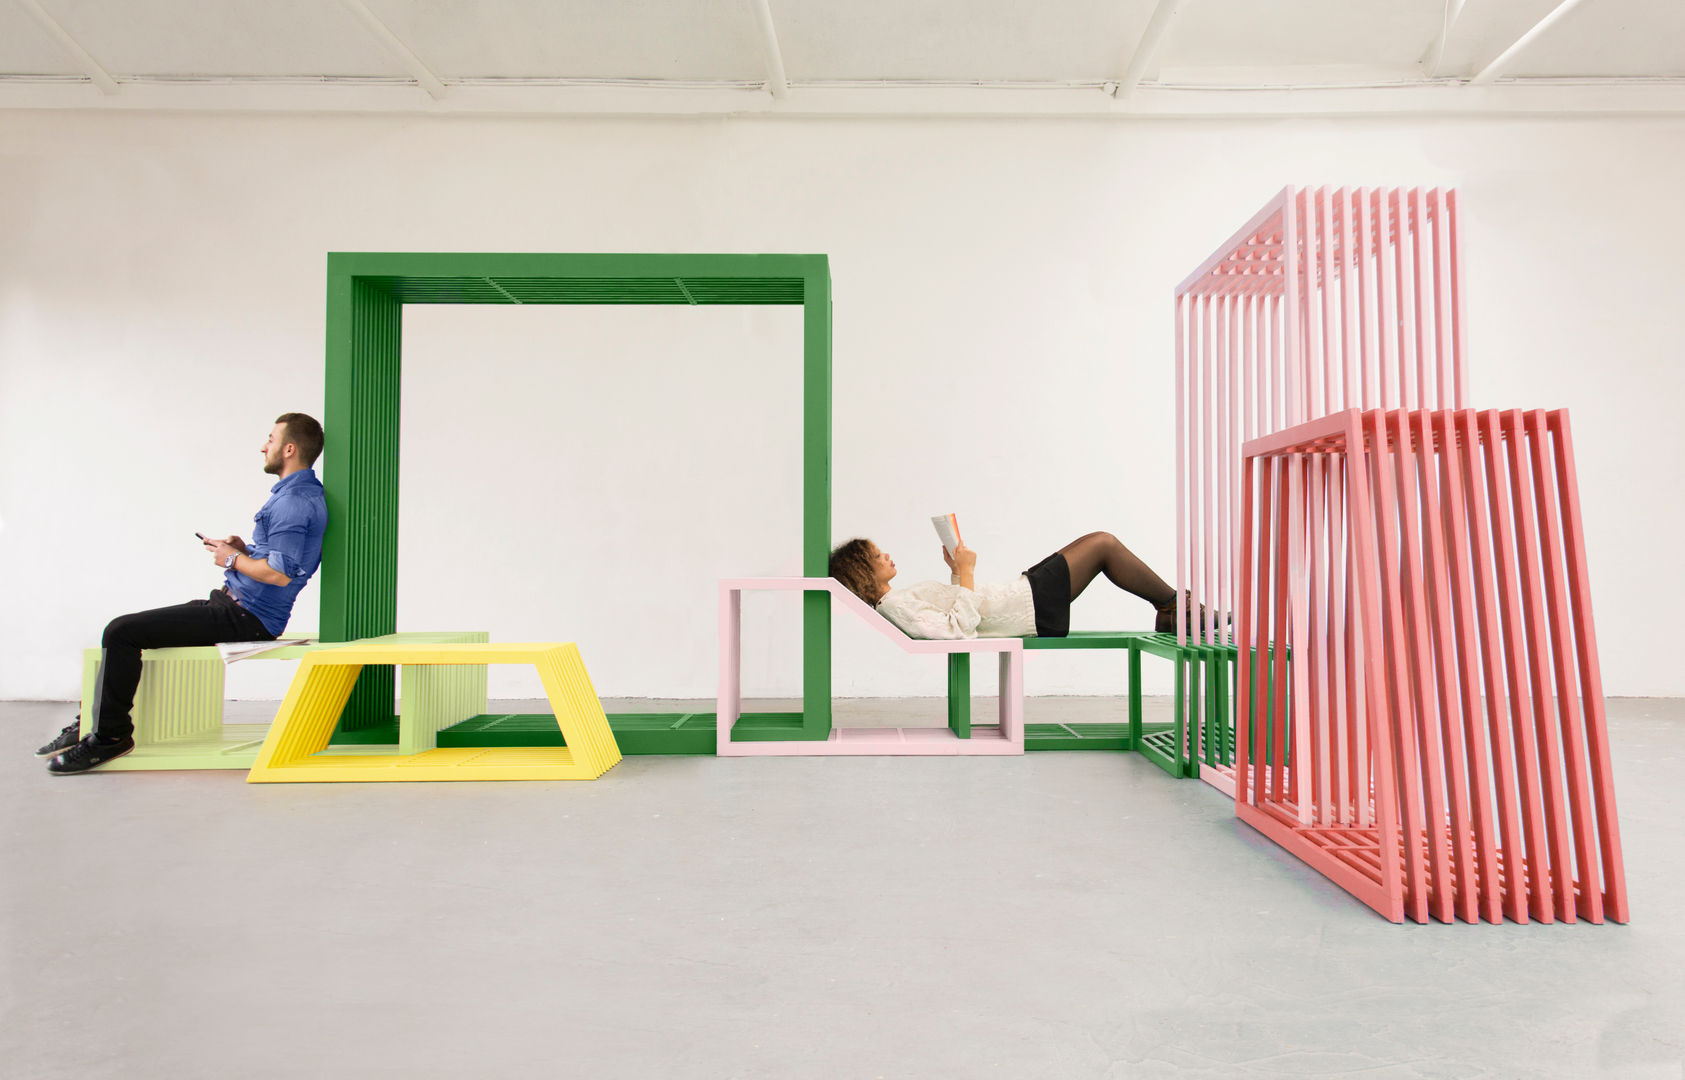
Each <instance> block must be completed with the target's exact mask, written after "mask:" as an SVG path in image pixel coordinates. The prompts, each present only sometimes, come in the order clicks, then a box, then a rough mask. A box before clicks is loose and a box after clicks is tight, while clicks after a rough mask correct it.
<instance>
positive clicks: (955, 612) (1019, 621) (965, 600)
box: [878, 574, 1036, 640]
mask: <svg viewBox="0 0 1685 1080" xmlns="http://www.w3.org/2000/svg"><path fill="white" fill-rule="evenodd" d="M878 614H880V615H882V616H883V617H884V618H886V619H888V620H889V621H890V622H892V623H894V624H895V625H896V626H898V627H900V628H901V630H902V632H903V633H905V634H906V635H907V636H908V637H915V638H939V639H943V640H954V639H956V638H975V637H1030V636H1033V635H1034V634H1035V632H1036V605H1035V601H1034V600H1033V599H1032V598H1031V596H1030V579H1029V578H1026V577H1025V576H1024V575H1023V574H1019V575H1018V577H1017V579H1016V580H1014V581H1010V582H1007V583H1005V584H993V583H991V584H988V585H979V586H978V587H977V588H975V589H967V588H965V587H964V586H963V585H944V584H942V583H941V582H940V581H921V582H919V583H918V584H917V585H910V586H908V587H907V588H905V589H891V590H889V591H888V592H887V593H884V595H883V599H881V600H879V601H878Z"/></svg>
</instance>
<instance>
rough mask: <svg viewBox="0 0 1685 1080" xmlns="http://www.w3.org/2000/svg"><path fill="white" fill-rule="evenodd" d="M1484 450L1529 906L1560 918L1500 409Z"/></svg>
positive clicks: (1490, 421) (1491, 418) (1544, 917)
mask: <svg viewBox="0 0 1685 1080" xmlns="http://www.w3.org/2000/svg"><path fill="white" fill-rule="evenodd" d="M1478 416H1479V420H1480V425H1481V434H1482V435H1483V439H1482V446H1481V449H1482V450H1483V451H1484V453H1485V457H1486V490H1487V492H1488V496H1489V506H1490V508H1491V513H1492V535H1493V541H1494V543H1493V550H1494V553H1495V558H1494V560H1493V563H1494V567H1493V568H1494V570H1495V571H1496V576H1497V579H1498V612H1499V616H1500V621H1501V623H1502V626H1503V630H1504V658H1505V665H1504V675H1505V679H1506V683H1507V686H1508V689H1509V719H1510V733H1511V737H1512V738H1513V739H1514V740H1515V763H1516V779H1517V781H1518V784H1517V786H1518V788H1519V790H1520V796H1521V803H1522V818H1521V823H1522V830H1521V831H1522V835H1523V837H1524V838H1525V839H1526V842H1527V876H1526V883H1527V905H1528V910H1529V911H1530V912H1531V913H1532V916H1533V918H1535V919H1538V920H1539V921H1540V922H1547V923H1549V922H1555V921H1556V914H1555V904H1554V902H1553V901H1552V899H1551V885H1550V854H1549V852H1548V850H1547V846H1546V844H1547V841H1546V836H1545V810H1544V803H1543V801H1542V789H1541V787H1540V784H1541V780H1540V777H1539V753H1538V744H1537V741H1536V740H1535V738H1534V732H1533V729H1532V728H1531V726H1530V725H1529V724H1528V719H1529V718H1530V717H1531V716H1532V712H1533V709H1532V703H1531V702H1530V701H1529V700H1528V697H1527V685H1526V681H1525V680H1526V673H1527V664H1528V656H1527V643H1526V640H1525V639H1524V637H1523V636H1522V629H1521V597H1520V589H1521V588H1522V586H1521V585H1520V584H1518V582H1519V581H1520V578H1519V576H1518V574H1517V571H1518V568H1519V561H1518V556H1517V554H1516V549H1515V537H1514V535H1513V533H1512V531H1511V528H1510V519H1509V515H1508V510H1507V508H1506V506H1505V498H1504V497H1505V495H1507V494H1508V493H1509V491H1510V485H1509V482H1508V477H1507V476H1501V475H1500V473H1501V469H1502V465H1501V460H1502V457H1503V435H1502V433H1501V432H1500V430H1499V426H1498V414H1497V413H1495V412H1485V413H1480V414H1478Z"/></svg>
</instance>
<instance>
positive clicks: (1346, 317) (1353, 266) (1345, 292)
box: [1339, 188, 1365, 409]
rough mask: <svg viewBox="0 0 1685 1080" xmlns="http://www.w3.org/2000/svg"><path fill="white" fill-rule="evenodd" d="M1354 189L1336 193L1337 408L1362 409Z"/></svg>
mask: <svg viewBox="0 0 1685 1080" xmlns="http://www.w3.org/2000/svg"><path fill="white" fill-rule="evenodd" d="M1356 194H1357V193H1356V190H1355V189H1353V188H1342V189H1341V190H1340V196H1341V198H1340V333H1341V343H1340V360H1341V365H1340V366H1341V368H1342V370H1343V371H1344V375H1343V376H1342V378H1341V394H1340V402H1339V408H1341V409H1357V408H1362V407H1363V406H1364V404H1365V402H1364V401H1363V400H1362V399H1361V397H1360V396H1359V379H1360V378H1361V376H1360V374H1359V368H1358V364H1359V357H1358V351H1357V310H1356V304H1357V283H1356V276H1357V272H1358V271H1357V233H1358V232H1361V231H1362V228H1361V226H1359V225H1358V224H1357V222H1355V221H1354V220H1353V219H1352V212H1353V210H1354V208H1355V201H1356V200H1355V197H1356Z"/></svg>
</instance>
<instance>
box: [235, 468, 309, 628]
mask: <svg viewBox="0 0 1685 1080" xmlns="http://www.w3.org/2000/svg"><path fill="white" fill-rule="evenodd" d="M327 531H328V503H327V499H326V497H325V496H324V495H323V493H322V482H321V481H320V480H318V479H316V472H315V470H314V469H300V470H299V471H298V472H295V473H293V474H292V475H291V476H289V477H287V478H286V479H285V480H282V481H281V482H279V483H277V484H276V485H275V486H274V487H272V488H270V489H269V501H268V502H266V503H264V504H263V509H262V510H259V511H258V512H257V516H256V517H254V518H253V519H252V538H251V540H250V541H248V542H247V544H246V553H247V554H248V555H250V556H251V557H252V558H254V559H262V560H263V561H265V562H267V563H268V564H269V566H270V568H271V569H273V570H275V571H277V572H279V573H282V574H285V575H286V576H287V577H289V578H291V579H292V580H291V581H290V582H288V583H287V584H285V585H266V584H264V583H263V582H261V581H258V580H257V579H256V578H250V577H247V576H246V575H245V574H242V573H240V571H238V570H229V571H228V572H227V573H225V574H224V575H223V577H224V578H225V579H226V580H227V582H228V591H229V592H232V593H233V594H234V595H235V596H236V597H238V598H239V601H240V603H242V604H244V605H245V607H246V610H247V611H249V612H251V613H252V614H253V615H256V616H257V617H258V618H259V619H261V620H262V621H263V626H264V629H266V630H268V631H269V632H270V633H271V634H274V635H275V636H276V637H279V636H280V635H281V631H283V630H285V629H286V628H287V616H289V615H291V614H292V610H293V601H294V600H296V599H297V598H298V594H299V590H301V589H303V588H304V585H305V582H307V581H309V580H310V576H311V575H312V574H314V573H315V572H316V568H317V567H319V566H321V565H322V536H323V534H324V533H326V532H327Z"/></svg>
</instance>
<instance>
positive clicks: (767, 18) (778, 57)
mask: <svg viewBox="0 0 1685 1080" xmlns="http://www.w3.org/2000/svg"><path fill="white" fill-rule="evenodd" d="M754 8H755V21H756V22H757V23H759V24H760V28H761V46H762V48H763V49H764V50H765V52H766V89H767V92H768V93H769V94H771V95H772V99H773V100H774V101H786V100H788V99H789V97H790V80H789V79H788V78H787V77H786V76H785V74H784V53H783V50H781V49H780V48H779V47H778V28H777V27H776V26H774V25H773V23H772V4H771V2H770V0H754Z"/></svg>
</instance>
